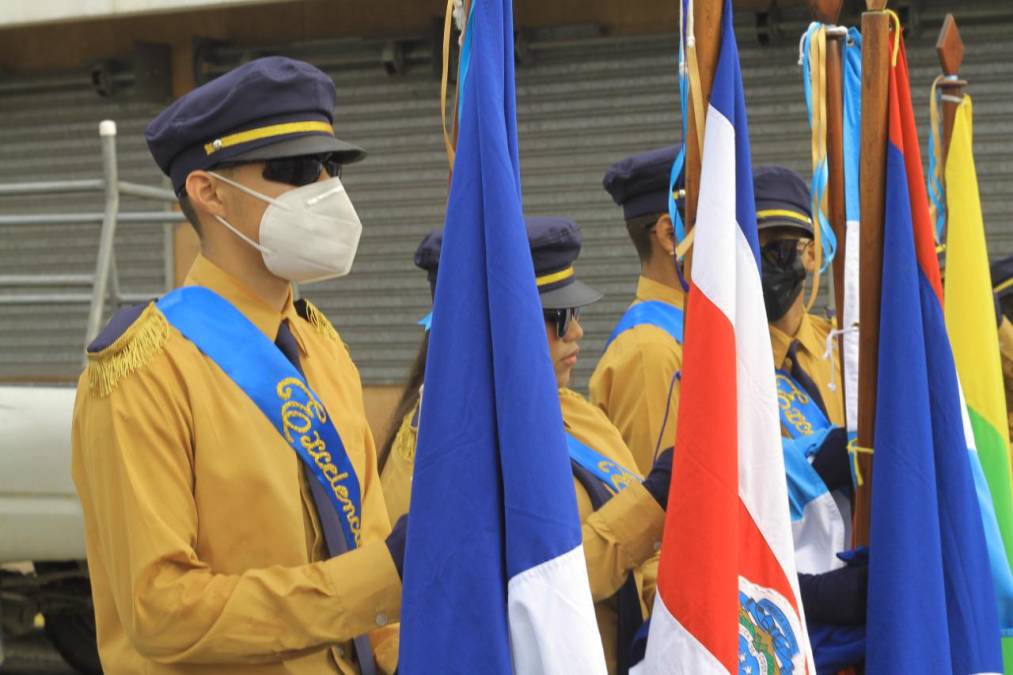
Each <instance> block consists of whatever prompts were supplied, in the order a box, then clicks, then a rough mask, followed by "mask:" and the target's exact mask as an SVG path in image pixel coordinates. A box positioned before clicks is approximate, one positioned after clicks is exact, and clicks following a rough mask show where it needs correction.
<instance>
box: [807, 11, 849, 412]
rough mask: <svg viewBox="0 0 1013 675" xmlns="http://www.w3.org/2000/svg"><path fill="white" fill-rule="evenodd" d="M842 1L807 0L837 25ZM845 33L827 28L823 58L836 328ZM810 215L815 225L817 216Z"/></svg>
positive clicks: (842, 217)
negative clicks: (825, 51) (832, 233)
mask: <svg viewBox="0 0 1013 675" xmlns="http://www.w3.org/2000/svg"><path fill="white" fill-rule="evenodd" d="M842 4H844V3H843V0H809V10H810V12H811V13H812V15H813V18H814V19H816V20H817V21H819V22H820V23H823V24H827V25H828V26H834V27H835V28H836V26H837V20H838V17H839V16H840V13H841V5H842ZM846 37H847V32H846V31H843V30H837V29H830V30H828V31H827V59H826V78H825V82H826V102H827V172H828V174H829V175H828V179H827V220H828V221H829V222H830V227H831V228H832V229H833V231H834V236H835V237H836V238H837V255H836V257H834V262H833V267H832V270H833V278H834V307H835V309H836V317H837V327H838V328H843V326H841V325H840V322H841V317H843V316H844V246H845V238H846V233H847V222H846V221H847V212H846V210H845V204H846V198H845V194H844V94H843V90H844V82H843V75H842V62H841V58H842V57H841V52H842V49H843V47H844V39H845V38H846ZM813 215H814V218H813V224H814V226H818V223H819V221H818V219H817V218H816V217H815V214H813ZM842 343H843V337H839V338H837V344H838V348H839V349H840V347H842V346H843V344H842ZM840 369H841V370H840V380H839V381H840V382H841V392H842V395H846V391H845V386H846V383H845V382H844V359H843V358H842V359H840Z"/></svg>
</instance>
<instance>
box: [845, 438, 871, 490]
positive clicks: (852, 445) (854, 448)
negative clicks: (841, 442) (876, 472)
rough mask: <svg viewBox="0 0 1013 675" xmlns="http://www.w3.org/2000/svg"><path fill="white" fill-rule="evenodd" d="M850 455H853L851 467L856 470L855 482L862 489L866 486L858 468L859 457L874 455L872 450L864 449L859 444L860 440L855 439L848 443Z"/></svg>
mask: <svg viewBox="0 0 1013 675" xmlns="http://www.w3.org/2000/svg"><path fill="white" fill-rule="evenodd" d="M848 454H849V455H851V465H852V466H853V467H854V470H855V482H857V483H858V486H859V487H861V486H862V485H864V484H865V481H864V480H862V472H861V470H860V469H859V468H858V456H859V455H871V454H873V451H872V448H865V447H862V446H861V445H859V444H858V439H857V438H853V439H851V440H850V441H848Z"/></svg>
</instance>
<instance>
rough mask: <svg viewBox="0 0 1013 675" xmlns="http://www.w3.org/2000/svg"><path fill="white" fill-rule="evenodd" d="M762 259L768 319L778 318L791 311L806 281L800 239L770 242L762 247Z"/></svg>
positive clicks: (761, 277)
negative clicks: (800, 253)
mask: <svg viewBox="0 0 1013 675" xmlns="http://www.w3.org/2000/svg"><path fill="white" fill-rule="evenodd" d="M760 261H761V263H762V265H763V269H762V271H761V274H760V283H761V284H762V286H763V304H764V306H766V308H767V320H768V321H777V320H778V319H780V318H781V317H782V316H784V315H785V314H787V313H788V309H789V308H790V307H791V305H792V303H794V302H795V299H796V298H797V297H798V296H799V294H800V293H801V292H802V284H803V283H804V282H805V277H806V271H805V267H804V266H803V265H802V258H801V256H799V252H798V240H797V239H779V240H778V241H772V242H770V243H768V244H766V245H765V246H763V248H761V249H760Z"/></svg>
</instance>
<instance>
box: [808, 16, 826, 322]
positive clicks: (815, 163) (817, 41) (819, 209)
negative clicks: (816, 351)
mask: <svg viewBox="0 0 1013 675" xmlns="http://www.w3.org/2000/svg"><path fill="white" fill-rule="evenodd" d="M809 74H810V78H811V85H812V86H811V89H812V99H813V100H812V115H813V120H812V143H811V145H812V167H813V173H814V174H815V173H816V172H817V171H818V170H819V167H820V165H821V164H823V163H824V162H826V161H827V86H826V77H827V27H826V26H820V27H819V29H818V30H817V31H816V32H815V33H814V34H813V37H812V39H811V40H810V41H809ZM828 187H829V186H828ZM827 192H828V190H824V191H823V194H822V195H817V194H816V193H813V194H812V214H813V218H812V222H813V243H814V245H815V247H816V249H815V250H816V271H815V272H814V273H813V287H812V291H811V292H810V293H809V301H808V302H807V303H806V311H809V310H811V309H812V307H813V305H815V304H816V296H817V295H818V294H819V291H820V268H821V267H822V264H823V240H822V228H821V227H820V222H821V219H820V213H823V214H824V215H825V216H828V217H829V213H828V208H827Z"/></svg>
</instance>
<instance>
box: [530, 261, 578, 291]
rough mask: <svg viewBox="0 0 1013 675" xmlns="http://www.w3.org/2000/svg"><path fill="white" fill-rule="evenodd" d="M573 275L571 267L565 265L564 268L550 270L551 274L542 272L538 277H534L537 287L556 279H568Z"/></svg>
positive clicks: (546, 284) (553, 281)
mask: <svg viewBox="0 0 1013 675" xmlns="http://www.w3.org/2000/svg"><path fill="white" fill-rule="evenodd" d="M573 275H574V271H573V267H572V266H571V267H567V268H566V269H564V270H560V271H558V272H552V273H551V274H543V275H542V276H540V277H535V285H536V286H538V287H542V286H548V285H549V284H554V283H556V282H557V281H562V280H563V279H569V278H570V277H572V276H573Z"/></svg>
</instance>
